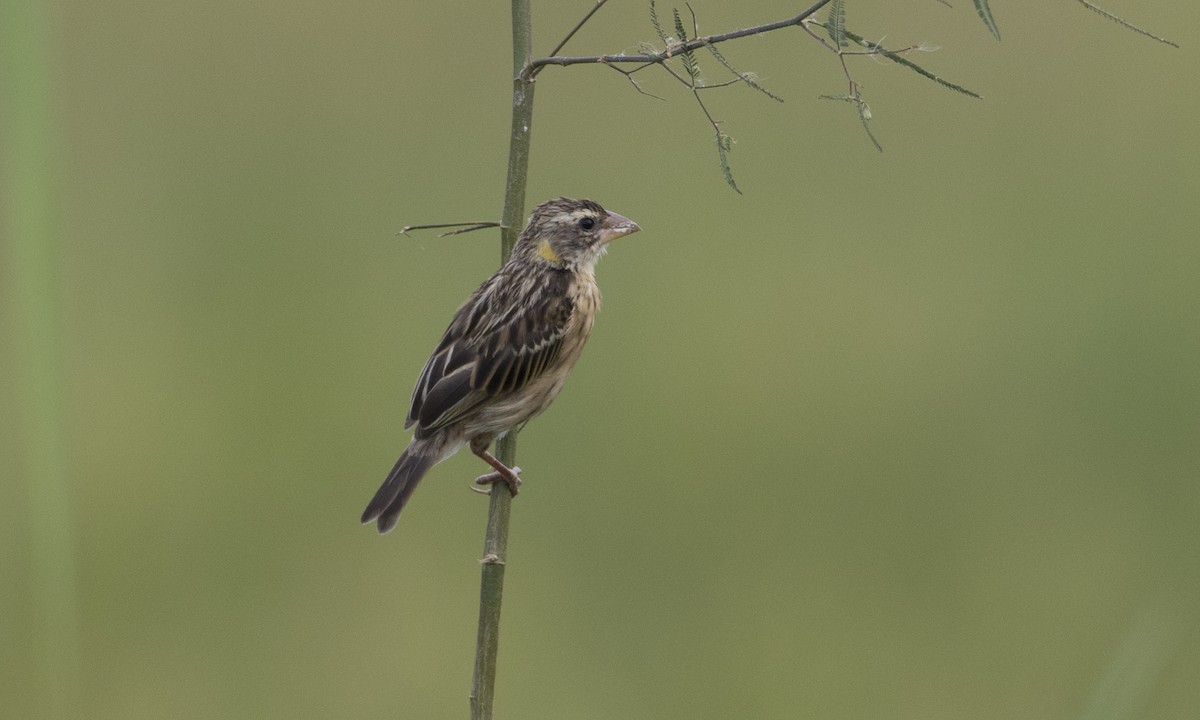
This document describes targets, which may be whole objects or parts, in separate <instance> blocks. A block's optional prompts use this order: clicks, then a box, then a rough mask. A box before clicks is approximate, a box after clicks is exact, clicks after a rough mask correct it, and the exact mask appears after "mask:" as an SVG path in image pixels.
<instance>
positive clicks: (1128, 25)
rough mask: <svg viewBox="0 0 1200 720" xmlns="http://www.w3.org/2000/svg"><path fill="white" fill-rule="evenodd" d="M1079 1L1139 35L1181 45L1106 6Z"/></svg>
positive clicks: (1172, 44) (1172, 45) (1166, 43)
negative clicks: (1143, 27) (1107, 8)
mask: <svg viewBox="0 0 1200 720" xmlns="http://www.w3.org/2000/svg"><path fill="white" fill-rule="evenodd" d="M1079 2H1081V3H1083V6H1084V7H1085V8H1087V9H1088V10H1091V11H1092V12H1094V13H1097V14H1099V15H1103V16H1104V17H1106V18H1108V19H1109V20H1112V21H1113V22H1115V23H1117V24H1118V25H1122V26H1124V27H1126V28H1128V29H1130V30H1132V31H1134V32H1135V33H1137V34H1139V35H1145V36H1146V37H1148V38H1150V39H1152V40H1157V41H1159V42H1160V43H1163V44H1164V45H1170V46H1171V47H1176V48H1177V47H1179V45H1177V44H1175V43H1173V42H1171V41H1170V40H1168V39H1166V38H1164V37H1159V36H1158V35H1155V34H1154V33H1152V32H1149V31H1146V30H1143V29H1141V28H1140V27H1138V26H1137V25H1134V24H1133V23H1131V22H1129V21H1128V20H1126V19H1125V18H1122V17H1117V16H1116V15H1113V14H1112V13H1110V12H1109V11H1107V10H1105V9H1104V8H1102V7H1097V6H1095V5H1093V4H1092V3H1090V2H1088V0H1079Z"/></svg>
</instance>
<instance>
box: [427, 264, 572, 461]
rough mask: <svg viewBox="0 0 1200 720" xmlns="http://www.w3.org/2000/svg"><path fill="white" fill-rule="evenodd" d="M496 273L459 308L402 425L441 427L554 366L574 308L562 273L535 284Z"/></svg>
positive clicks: (506, 274)
mask: <svg viewBox="0 0 1200 720" xmlns="http://www.w3.org/2000/svg"><path fill="white" fill-rule="evenodd" d="M527 280H528V279H527V278H521V277H514V275H513V274H512V273H505V272H503V271H501V272H499V273H497V274H496V275H493V276H492V278H491V279H489V280H488V281H487V282H485V283H484V284H483V286H481V287H480V288H479V289H478V290H477V291H475V294H474V295H472V296H471V297H470V298H469V299H468V300H467V302H466V303H464V304H463V306H462V307H461V308H459V309H458V312H457V313H456V314H455V316H454V320H453V321H452V322H451V323H450V327H449V328H447V329H446V333H445V334H444V335H443V336H442V340H441V342H439V343H438V346H437V349H436V350H434V352H433V355H432V356H430V358H429V360H428V361H427V362H426V363H425V369H424V370H423V371H422V372H421V377H420V379H419V380H417V386H416V387H415V388H414V389H413V395H412V407H411V409H410V410H409V412H408V418H407V420H406V421H405V423H404V427H405V428H407V427H410V426H411V425H412V424H413V423H416V424H417V436H418V437H424V436H427V435H428V434H430V433H432V432H435V431H437V430H440V429H441V428H444V427H446V426H447V425H450V424H452V423H454V422H456V421H458V420H461V419H462V418H463V417H465V416H466V415H468V414H469V413H470V412H471V411H473V410H475V409H476V408H478V407H479V406H480V405H482V404H483V403H485V402H486V401H488V400H490V399H493V398H495V397H497V396H499V395H503V394H508V393H513V392H516V391H518V390H520V389H521V388H523V387H525V386H526V385H528V384H529V383H530V382H531V381H532V380H533V379H534V378H537V377H538V376H539V375H541V374H542V373H543V372H544V371H545V370H546V368H547V367H549V366H550V365H552V364H553V362H554V360H555V358H557V356H558V352H559V349H560V348H561V347H562V340H563V335H564V334H565V333H566V329H567V323H568V322H569V321H570V318H571V312H572V310H573V303H572V301H571V299H570V297H569V296H568V293H567V284H568V281H569V278H568V277H567V275H566V273H561V272H557V271H555V272H551V273H549V276H545V275H541V274H539V275H538V276H537V280H538V282H537V284H533V283H530V282H527Z"/></svg>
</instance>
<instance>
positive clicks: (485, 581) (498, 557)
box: [471, 0, 533, 720]
mask: <svg viewBox="0 0 1200 720" xmlns="http://www.w3.org/2000/svg"><path fill="white" fill-rule="evenodd" d="M512 36H513V45H512V47H513V113H512V124H511V129H510V132H509V143H508V175H507V178H506V184H505V190H504V213H503V219H502V220H501V227H500V264H501V265H503V264H504V263H505V262H506V261H507V260H508V256H509V255H510V254H511V253H512V249H513V245H515V244H516V242H517V236H518V235H519V234H520V233H521V225H522V223H523V221H524V219H525V218H524V215H525V187H526V184H527V179H528V175H529V130H530V126H531V125H532V123H533V82H531V81H529V80H526V79H523V78H522V77H521V71H522V70H524V69H525V65H526V64H527V63H528V62H529V61H530V60H531V59H532V58H533V22H532V15H531V9H530V0H512ZM496 456H497V457H498V458H499V460H500V462H502V463H504V464H505V465H507V466H509V467H515V466H516V462H517V433H516V430H515V429H514V430H513V431H512V432H510V433H509V434H508V435H506V436H504V437H503V438H501V439H500V440H498V441H497V442H496ZM511 508H512V495H511V494H510V493H509V491H508V485H507V484H505V483H495V484H493V485H492V496H491V501H490V502H489V503H488V522H487V533H486V535H485V537H484V544H483V545H484V546H483V570H482V577H481V578H480V584H479V632H478V635H477V637H476V641H475V675H474V677H473V679H472V681H471V720H491V718H492V702H493V700H494V698H495V696H496V656H497V654H498V652H499V648H500V604H501V600H502V599H503V596H504V565H505V563H506V562H507V561H508V518H509V512H510V510H511Z"/></svg>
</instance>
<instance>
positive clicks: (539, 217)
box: [513, 197, 641, 271]
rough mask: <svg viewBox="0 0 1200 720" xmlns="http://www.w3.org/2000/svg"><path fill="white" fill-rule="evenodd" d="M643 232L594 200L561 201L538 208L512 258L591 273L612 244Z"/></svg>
mask: <svg viewBox="0 0 1200 720" xmlns="http://www.w3.org/2000/svg"><path fill="white" fill-rule="evenodd" d="M638 230H641V228H640V227H638V224H637V223H635V222H634V221H632V220H630V219H629V218H627V217H625V216H624V215H618V214H617V213H614V212H608V211H607V210H605V209H604V208H602V207H600V205H598V204H597V203H595V202H592V201H591V200H573V199H571V198H561V197H560V198H558V199H556V200H548V201H546V202H544V203H542V204H541V205H538V206H537V207H536V208H534V210H533V214H532V215H530V216H529V224H528V225H526V226H525V230H524V231H523V232H522V233H521V237H520V238H519V239H518V240H517V246H516V248H514V250H513V254H514V255H517V254H518V253H519V254H520V256H521V257H522V259H524V260H526V261H532V262H538V263H545V264H548V265H552V266H554V267H557V268H569V269H572V270H585V271H591V270H592V269H593V268H594V267H595V266H596V261H597V260H599V259H600V256H601V255H603V254H604V253H605V251H606V250H608V243H609V242H611V241H612V240H614V239H616V238H618V237H621V236H622V235H628V234H630V233H635V232H637V231H638Z"/></svg>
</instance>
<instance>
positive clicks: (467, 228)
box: [396, 220, 504, 237]
mask: <svg viewBox="0 0 1200 720" xmlns="http://www.w3.org/2000/svg"><path fill="white" fill-rule="evenodd" d="M449 227H452V228H461V229H460V230H451V231H450V232H444V233H439V234H438V237H447V236H449V235H461V234H463V233H469V232H472V231H473V230H483V229H484V228H494V227H504V226H503V225H501V224H500V223H498V222H495V221H493V220H477V221H475V222H456V223H434V224H432V225H405V226H404V227H402V228H400V229H399V230H398V231H396V234H397V235H405V236H407V235H408V231H409V230H437V229H438V228H449Z"/></svg>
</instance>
